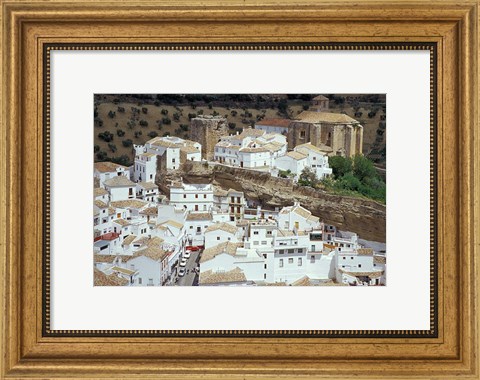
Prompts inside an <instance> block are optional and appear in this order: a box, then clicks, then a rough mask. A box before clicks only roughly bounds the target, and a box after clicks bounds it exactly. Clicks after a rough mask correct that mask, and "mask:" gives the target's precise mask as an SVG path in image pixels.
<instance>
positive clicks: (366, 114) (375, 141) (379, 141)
mask: <svg viewBox="0 0 480 380" xmlns="http://www.w3.org/2000/svg"><path fill="white" fill-rule="evenodd" d="M313 96H315V95H301V94H300V95H282V94H273V95H241V94H240V95H186V96H180V95H95V105H94V134H95V135H94V137H95V151H94V160H95V161H99V160H107V159H109V160H111V159H114V158H116V159H117V160H118V159H119V158H120V157H121V156H124V157H123V158H122V161H121V163H123V164H126V165H130V164H131V163H132V161H133V149H132V144H144V143H145V142H146V141H147V140H149V139H150V138H152V137H155V136H156V135H158V136H165V135H170V136H178V137H182V138H188V137H189V129H190V118H191V117H195V116H197V115H201V114H205V115H221V116H225V117H226V118H227V120H228V122H229V126H230V130H231V131H232V133H235V131H241V130H242V128H244V127H247V126H250V125H252V124H253V123H255V121H258V120H261V119H263V118H275V117H290V118H293V117H295V116H296V115H297V114H299V113H300V112H301V111H302V110H304V109H306V108H308V107H309V106H310V103H311V98H312V97H313ZM327 96H328V97H329V98H330V110H331V111H332V112H343V113H346V114H347V115H349V116H351V117H353V118H355V119H357V120H359V121H360V122H361V123H362V125H363V126H364V150H363V153H364V154H365V155H367V157H369V158H372V159H373V160H374V161H375V162H377V163H378V164H379V166H384V164H385V155H386V149H385V141H386V136H385V123H386V121H385V118H386V114H385V111H386V108H385V95H351V94H350V95H327ZM99 134H102V136H104V138H103V139H102V138H99V136H98V135H99Z"/></svg>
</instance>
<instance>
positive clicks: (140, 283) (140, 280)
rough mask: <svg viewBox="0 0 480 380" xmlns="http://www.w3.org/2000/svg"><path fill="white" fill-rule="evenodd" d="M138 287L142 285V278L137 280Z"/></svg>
mask: <svg viewBox="0 0 480 380" xmlns="http://www.w3.org/2000/svg"><path fill="white" fill-rule="evenodd" d="M138 285H142V278H141V277H139V278H138Z"/></svg>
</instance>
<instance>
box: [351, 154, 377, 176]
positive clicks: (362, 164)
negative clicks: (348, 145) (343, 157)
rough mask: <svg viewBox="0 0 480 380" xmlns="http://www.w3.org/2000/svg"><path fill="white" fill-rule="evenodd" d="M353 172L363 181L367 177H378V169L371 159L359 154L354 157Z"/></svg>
mask: <svg viewBox="0 0 480 380" xmlns="http://www.w3.org/2000/svg"><path fill="white" fill-rule="evenodd" d="M353 174H354V175H355V177H357V178H358V179H359V180H360V181H362V182H363V181H364V180H365V179H366V178H376V177H377V170H376V169H375V167H374V166H373V162H372V161H371V160H369V159H368V158H367V157H365V156H360V155H358V156H355V157H354V158H353Z"/></svg>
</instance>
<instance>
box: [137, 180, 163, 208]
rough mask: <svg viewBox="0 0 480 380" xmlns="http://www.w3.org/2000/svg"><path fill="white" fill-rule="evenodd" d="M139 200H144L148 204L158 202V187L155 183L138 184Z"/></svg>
mask: <svg viewBox="0 0 480 380" xmlns="http://www.w3.org/2000/svg"><path fill="white" fill-rule="evenodd" d="M136 190H137V198H139V199H144V200H146V201H148V202H152V203H155V202H157V197H158V186H157V185H155V184H154V183H153V182H138V183H137V188H136Z"/></svg>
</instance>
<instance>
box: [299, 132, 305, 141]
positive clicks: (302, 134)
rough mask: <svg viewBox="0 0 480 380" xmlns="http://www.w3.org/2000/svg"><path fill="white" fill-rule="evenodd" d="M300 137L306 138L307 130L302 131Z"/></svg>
mask: <svg viewBox="0 0 480 380" xmlns="http://www.w3.org/2000/svg"><path fill="white" fill-rule="evenodd" d="M300 138H301V139H304V138H305V131H300Z"/></svg>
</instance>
